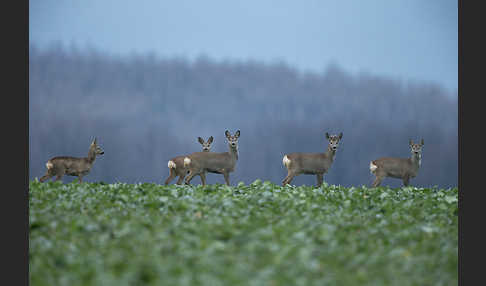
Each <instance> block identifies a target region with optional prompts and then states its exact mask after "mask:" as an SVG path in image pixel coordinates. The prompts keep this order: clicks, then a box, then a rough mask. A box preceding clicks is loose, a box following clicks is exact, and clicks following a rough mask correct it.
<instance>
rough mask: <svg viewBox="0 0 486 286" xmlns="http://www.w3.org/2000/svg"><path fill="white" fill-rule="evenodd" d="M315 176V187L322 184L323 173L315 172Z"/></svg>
mask: <svg viewBox="0 0 486 286" xmlns="http://www.w3.org/2000/svg"><path fill="white" fill-rule="evenodd" d="M316 176H317V187H320V186H322V178H323V177H324V174H316Z"/></svg>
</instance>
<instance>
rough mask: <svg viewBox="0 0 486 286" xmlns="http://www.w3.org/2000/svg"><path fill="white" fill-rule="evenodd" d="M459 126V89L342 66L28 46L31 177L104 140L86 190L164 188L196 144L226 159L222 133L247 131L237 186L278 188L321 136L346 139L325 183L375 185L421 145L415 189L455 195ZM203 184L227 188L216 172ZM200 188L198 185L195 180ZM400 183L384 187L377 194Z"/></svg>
mask: <svg viewBox="0 0 486 286" xmlns="http://www.w3.org/2000/svg"><path fill="white" fill-rule="evenodd" d="M457 121H458V105H457V91H455V92H453V93H452V92H451V91H448V90H446V89H444V88H442V87H441V86H439V85H437V84H434V83H428V82H415V81H403V80H398V79H394V78H389V77H386V76H375V75H371V74H368V73H357V74H352V73H349V72H347V71H345V70H343V69H342V68H340V67H339V65H338V64H330V65H328V66H327V67H325V68H323V71H322V72H303V71H300V70H298V69H295V68H293V67H291V66H289V65H287V64H285V63H283V62H276V63H271V64H269V63H262V62H258V61H252V60H248V61H216V60H213V59H211V58H209V57H206V56H201V57H199V58H198V59H196V60H194V61H190V60H188V59H184V58H180V57H179V58H162V57H157V56H155V55H153V54H133V55H130V56H114V55H109V54H106V53H103V52H99V51H94V50H87V49H85V50H80V49H68V48H64V47H51V48H48V49H44V50H41V49H38V48H36V47H35V46H32V45H31V46H30V48H29V178H30V179H34V178H36V177H37V178H40V177H41V176H42V175H43V174H44V173H45V163H46V161H47V160H48V159H49V158H51V157H54V156H61V155H63V156H64V155H67V156H76V157H82V156H86V155H87V152H88V148H89V144H90V143H91V141H92V140H93V138H94V137H97V138H98V143H99V144H100V146H101V147H102V148H103V149H104V151H105V154H104V155H102V156H100V157H98V158H97V159H96V162H95V164H94V166H93V168H92V169H91V172H90V174H89V175H87V176H86V177H85V178H84V181H88V182H95V181H103V182H106V183H114V182H125V183H138V182H153V183H158V184H163V182H164V180H165V179H166V178H167V177H168V175H169V171H168V168H167V161H168V160H169V159H171V158H172V157H174V156H178V155H184V154H189V153H192V152H196V151H200V150H201V145H200V144H199V143H198V142H197V137H198V136H200V137H203V138H204V139H205V140H206V139H207V138H208V137H209V136H214V143H213V147H212V151H213V152H225V151H227V150H228V146H227V142H226V139H225V137H224V132H225V130H229V131H230V132H231V133H232V134H233V133H234V132H235V131H236V130H240V131H241V136H240V139H239V160H238V162H237V164H236V170H235V172H233V173H231V174H230V181H231V184H232V185H236V184H237V183H238V182H240V181H243V182H244V183H246V184H249V183H251V182H253V181H254V180H256V179H261V180H264V181H265V180H270V181H272V182H274V183H276V184H280V183H281V181H282V180H283V178H284V177H285V176H286V174H287V171H286V169H285V167H284V166H283V164H282V157H283V156H284V155H285V154H286V153H291V152H324V151H325V150H326V148H327V141H326V139H325V135H324V134H325V132H329V133H330V134H337V133H339V132H343V139H342V141H341V143H340V146H339V149H338V151H337V155H336V159H335V161H334V163H333V165H332V166H331V169H330V170H329V172H328V173H327V174H325V175H324V181H325V182H327V183H328V184H334V185H342V186H361V185H367V186H369V185H370V183H371V182H372V180H373V179H374V176H373V175H371V174H370V171H369V162H370V160H373V159H377V158H379V157H383V156H397V157H409V156H410V148H409V146H408V142H409V139H412V140H414V141H418V140H420V139H422V138H423V139H424V141H425V144H424V148H423V153H422V166H421V168H420V170H419V173H418V176H417V177H416V178H413V179H411V181H410V184H411V185H412V186H417V187H428V186H436V185H437V186H440V187H452V186H457V184H458V145H457V142H458V139H457V136H458V124H457ZM73 179H75V177H64V178H63V181H64V182H69V181H72V180H73ZM175 181H176V180H174V181H173V182H172V183H175ZM207 181H208V183H210V184H213V183H224V179H223V176H222V175H217V174H208V175H207ZM199 183H200V179H199V177H195V178H194V180H193V181H192V184H199ZM292 184H295V185H301V184H306V185H315V184H316V178H315V176H309V175H301V176H298V177H296V178H295V179H294V181H293V182H292ZM401 184H402V183H401V181H400V180H397V179H385V180H384V181H383V184H382V185H389V186H391V187H398V186H401Z"/></svg>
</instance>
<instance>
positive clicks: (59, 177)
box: [54, 173, 63, 182]
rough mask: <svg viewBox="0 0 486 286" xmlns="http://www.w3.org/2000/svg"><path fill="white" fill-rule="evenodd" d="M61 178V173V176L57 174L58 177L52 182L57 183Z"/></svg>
mask: <svg viewBox="0 0 486 286" xmlns="http://www.w3.org/2000/svg"><path fill="white" fill-rule="evenodd" d="M62 176H63V175H62V173H61V174H58V175H57V176H56V179H55V180H54V182H57V181H59V180H60V179H61V178H62Z"/></svg>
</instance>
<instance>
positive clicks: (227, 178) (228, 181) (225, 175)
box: [223, 172, 230, 186]
mask: <svg viewBox="0 0 486 286" xmlns="http://www.w3.org/2000/svg"><path fill="white" fill-rule="evenodd" d="M223 176H224V181H225V182H226V185H228V186H229V185H230V180H229V173H228V172H224V173H223Z"/></svg>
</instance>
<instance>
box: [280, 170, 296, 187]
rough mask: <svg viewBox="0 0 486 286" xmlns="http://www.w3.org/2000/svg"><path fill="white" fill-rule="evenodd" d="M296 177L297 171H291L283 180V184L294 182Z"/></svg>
mask: <svg viewBox="0 0 486 286" xmlns="http://www.w3.org/2000/svg"><path fill="white" fill-rule="evenodd" d="M294 177H295V173H294V172H290V171H289V173H288V175H287V177H285V179H284V180H283V181H282V186H285V185H287V184H290V183H291V182H292V180H293V179H294Z"/></svg>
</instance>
